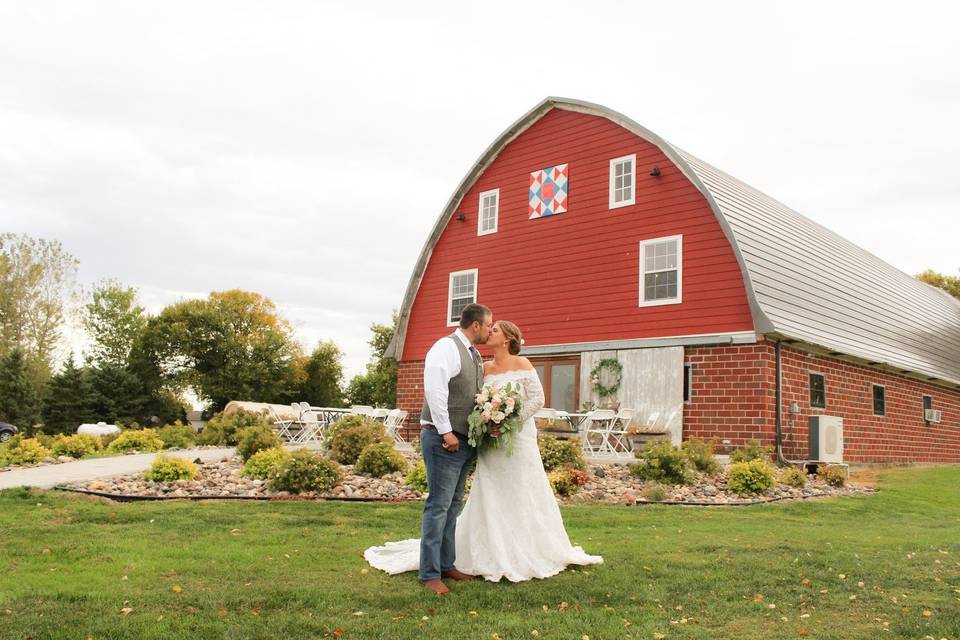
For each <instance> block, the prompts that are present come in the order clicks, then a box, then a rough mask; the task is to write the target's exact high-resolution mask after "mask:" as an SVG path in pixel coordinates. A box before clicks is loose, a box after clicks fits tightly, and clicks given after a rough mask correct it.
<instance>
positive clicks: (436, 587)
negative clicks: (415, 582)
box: [423, 578, 450, 596]
mask: <svg viewBox="0 0 960 640" xmlns="http://www.w3.org/2000/svg"><path fill="white" fill-rule="evenodd" d="M423 586H425V587H426V588H427V589H430V590H431V591H433V592H434V593H435V594H437V595H438V596H442V595H445V594H447V593H450V589H448V588H447V585H445V584H443V580H441V579H440V578H434V579H433V580H427V581H426V582H424V583H423Z"/></svg>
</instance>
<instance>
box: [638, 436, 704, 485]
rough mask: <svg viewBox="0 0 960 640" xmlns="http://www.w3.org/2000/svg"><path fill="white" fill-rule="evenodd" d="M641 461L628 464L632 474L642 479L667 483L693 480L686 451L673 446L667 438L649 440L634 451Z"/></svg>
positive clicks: (684, 482)
mask: <svg viewBox="0 0 960 640" xmlns="http://www.w3.org/2000/svg"><path fill="white" fill-rule="evenodd" d="M634 456H636V457H637V458H640V459H641V461H640V462H638V463H636V464H632V465H630V471H631V472H632V473H633V475H634V476H636V477H638V478H640V479H642V480H656V481H657V482H665V483H667V484H689V483H690V481H691V480H693V472H692V471H691V470H690V461H689V459H688V458H687V452H686V451H684V450H683V449H681V448H680V447H675V446H674V445H673V444H671V442H670V441H669V440H666V439H663V438H658V439H656V440H651V441H650V442H648V443H647V444H646V446H645V447H644V448H643V450H641V451H637V452H636V453H634Z"/></svg>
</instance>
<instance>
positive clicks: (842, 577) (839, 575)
mask: <svg viewBox="0 0 960 640" xmlns="http://www.w3.org/2000/svg"><path fill="white" fill-rule="evenodd" d="M837 577H838V578H840V579H841V580H846V579H847V576H845V575H844V574H842V573H841V574H838V575H837Z"/></svg>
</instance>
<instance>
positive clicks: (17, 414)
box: [0, 347, 40, 431]
mask: <svg viewBox="0 0 960 640" xmlns="http://www.w3.org/2000/svg"><path fill="white" fill-rule="evenodd" d="M0 420H2V421H4V422H10V423H12V424H15V425H17V426H18V427H20V428H21V429H23V430H24V431H27V430H29V428H30V427H33V426H34V425H35V424H37V423H38V422H39V421H40V403H39V398H38V397H37V393H36V391H35V389H34V387H33V385H32V384H31V383H30V379H29V376H28V374H27V359H26V356H25V355H24V353H23V349H21V348H20V347H14V348H13V349H11V350H10V351H9V352H7V353H6V355H4V356H2V357H0Z"/></svg>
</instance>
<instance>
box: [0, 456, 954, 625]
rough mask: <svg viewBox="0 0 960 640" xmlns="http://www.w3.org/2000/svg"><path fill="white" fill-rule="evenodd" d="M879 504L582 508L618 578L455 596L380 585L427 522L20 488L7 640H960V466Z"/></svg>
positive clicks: (415, 517) (919, 478)
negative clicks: (384, 554) (379, 549)
mask: <svg viewBox="0 0 960 640" xmlns="http://www.w3.org/2000/svg"><path fill="white" fill-rule="evenodd" d="M879 487H880V489H881V491H880V492H879V493H877V494H875V495H872V496H859V497H850V498H840V499H832V500H825V501H816V502H798V503H789V504H784V503H777V504H768V505H757V506H751V507H737V508H728V509H709V508H687V507H668V506H662V505H657V506H644V507H619V506H572V507H566V508H564V510H563V513H564V519H565V521H566V524H567V528H568V531H569V533H570V537H571V539H572V540H574V541H575V542H577V543H580V544H582V545H583V546H584V547H585V548H586V549H587V551H588V552H590V553H599V554H602V555H603V556H604V558H605V560H606V563H605V564H603V565H600V566H595V567H589V568H587V570H585V571H584V570H576V571H574V570H568V571H565V572H563V573H562V574H560V575H559V576H557V577H555V578H552V579H550V580H546V581H534V582H529V583H522V584H509V583H503V584H491V583H487V582H483V581H476V582H473V583H466V584H463V583H459V584H454V585H453V588H454V592H453V593H451V594H450V595H448V596H447V597H444V598H438V597H435V596H431V595H430V594H429V593H427V592H426V590H425V589H423V587H421V586H419V583H418V582H417V580H416V576H415V575H413V574H407V575H403V576H395V577H389V576H386V575H385V574H383V573H380V572H378V571H375V570H373V569H371V570H369V571H368V572H366V573H364V572H363V570H364V569H365V568H366V563H365V562H364V560H363V558H362V552H363V549H364V548H366V547H367V546H369V545H372V544H378V543H381V542H383V541H384V540H391V539H399V538H404V537H409V536H416V535H418V534H417V530H418V526H419V517H420V509H421V506H420V505H419V504H404V505H383V504H347V503H332V502H203V503H189V502H162V503H151V502H143V503H126V504H114V503H108V502H101V501H95V500H91V499H88V498H83V497H79V496H75V495H70V494H63V493H60V492H42V491H35V490H25V489H17V490H8V491H4V492H0V638H33V639H40V638H79V639H85V638H98V639H99V638H111V639H112V638H176V639H178V640H181V639H184V638H190V639H193V638H231V639H234V638H271V639H274V638H275V639H279V638H323V637H336V636H337V635H338V634H341V633H342V637H343V638H391V639H394V638H397V639H402V638H418V639H419V638H485V639H489V638H492V637H493V636H494V634H499V636H500V637H501V638H503V639H504V640H506V639H508V638H531V637H533V636H532V635H531V631H532V630H534V629H536V630H538V632H539V637H540V638H562V639H568V638H573V639H577V638H581V636H582V635H589V637H590V638H591V639H592V640H597V639H606V638H625V637H639V638H657V637H660V636H658V635H657V634H664V636H663V637H666V638H737V639H738V640H740V639H749V638H797V637H803V634H802V632H806V634H807V637H810V638H838V639H839V638H843V639H849V638H920V639H922V638H924V637H925V636H930V637H933V638H935V639H936V640H939V639H940V638H950V639H951V640H955V639H957V638H958V637H960V498H958V495H960V491H958V489H960V468H956V467H953V468H943V467H941V468H927V469H897V470H893V471H890V472H887V473H885V474H883V475H882V476H881V477H880V485H879ZM233 529H239V532H235V534H231V530H233ZM45 550H48V551H45ZM840 574H844V575H845V576H846V578H845V579H841V578H840V577H839V575H840ZM804 578H807V579H809V580H810V585H809V586H805V585H804V584H803V582H802V581H803V580H804ZM861 581H862V582H863V583H864V586H863V587H859V586H858V585H857V583H858V582H861ZM821 590H826V591H827V592H826V593H821ZM757 594H759V595H762V596H763V597H762V600H759V601H758V598H757V597H755V596H756V595H757ZM854 595H855V596H856V599H854V600H851V599H850V597H851V596H854ZM894 598H896V602H894V601H893V599H894ZM562 602H566V603H568V605H569V607H568V608H566V609H565V610H561V608H560V604H561V603H562ZM769 605H776V608H770V607H769ZM124 607H129V608H131V609H132V611H130V612H129V614H128V615H124V614H123V613H122V612H121V610H122V609H124ZM544 607H546V610H545V609H544ZM470 611H475V612H476V613H477V615H476V616H475V617H472V616H470V615H469V612H470ZM924 611H929V612H931V614H932V615H928V616H924V615H923V612H924ZM361 612H362V615H361ZM803 613H807V614H809V617H808V618H800V615H801V614H803ZM781 616H783V617H785V618H787V620H786V621H783V620H782V619H781ZM681 619H685V620H686V622H685V623H680V621H681ZM671 621H677V624H672V623H671ZM884 622H886V623H888V626H887V627H886V628H887V629H889V631H888V632H885V631H883V629H884V625H883V623H884ZM338 629H339V630H341V631H337V630H338Z"/></svg>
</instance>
